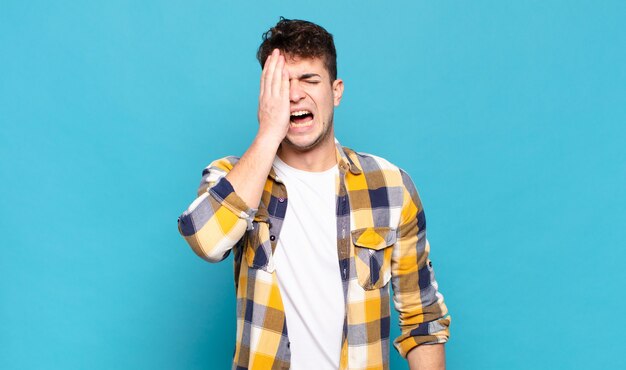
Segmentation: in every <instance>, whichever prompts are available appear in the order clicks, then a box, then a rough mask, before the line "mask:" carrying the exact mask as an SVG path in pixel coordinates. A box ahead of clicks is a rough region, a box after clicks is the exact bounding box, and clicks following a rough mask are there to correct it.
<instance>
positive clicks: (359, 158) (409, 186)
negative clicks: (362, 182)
mask: <svg viewBox="0 0 626 370" xmlns="http://www.w3.org/2000/svg"><path fill="white" fill-rule="evenodd" d="M343 149H344V151H345V153H346V155H347V156H348V158H350V160H351V161H352V162H353V163H356V164H357V165H358V166H359V168H360V169H361V171H362V172H363V174H364V175H365V177H366V178H367V179H368V184H370V183H376V178H379V179H381V180H382V181H384V185H383V186H387V187H402V188H404V189H406V190H407V191H408V192H409V194H411V196H412V197H414V198H418V195H417V189H416V187H415V184H414V183H413V180H412V179H411V176H409V174H408V173H407V172H406V171H405V170H403V169H402V168H400V167H398V166H396V165H395V164H393V163H391V162H390V161H388V160H387V159H385V158H383V157H379V156H377V155H374V154H370V153H365V152H357V151H355V150H353V149H350V148H347V147H344V148H343ZM370 178H371V181H370ZM376 187H378V186H376Z"/></svg>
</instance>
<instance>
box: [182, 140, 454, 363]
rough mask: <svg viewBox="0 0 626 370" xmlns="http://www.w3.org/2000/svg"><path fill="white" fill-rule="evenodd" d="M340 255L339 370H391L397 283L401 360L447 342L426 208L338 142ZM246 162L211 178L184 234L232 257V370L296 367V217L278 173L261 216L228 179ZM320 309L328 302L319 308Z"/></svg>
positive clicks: (378, 165)
mask: <svg viewBox="0 0 626 370" xmlns="http://www.w3.org/2000/svg"><path fill="white" fill-rule="evenodd" d="M336 144H337V163H338V167H339V174H338V175H337V178H336V189H337V190H336V194H337V257H338V264H339V270H340V273H341V279H342V282H343V293H344V300H345V305H346V309H345V313H346V314H345V318H344V324H343V334H342V340H341V343H342V346H341V358H340V369H346V370H357V369H359V370H366V369H367V370H373V369H388V368H389V325H390V322H389V321H390V312H389V307H390V305H389V296H390V294H389V284H388V282H389V281H391V285H392V287H393V301H394V305H395V308H396V310H398V313H399V319H400V329H401V334H400V336H399V337H398V338H396V339H395V341H394V345H395V347H396V348H397V349H398V351H399V352H400V354H401V355H402V356H405V357H406V354H407V353H408V351H409V350H411V349H412V348H414V347H415V346H417V345H420V344H433V343H444V342H446V341H447V340H448V336H449V330H448V326H449V325H450V317H449V315H448V312H447V308H446V305H445V304H444V301H443V296H442V295H441V294H440V293H439V292H438V287H437V282H436V281H435V277H434V272H433V268H432V263H431V262H430V260H429V259H428V254H429V250H430V247H429V244H428V241H427V240H426V220H425V218H424V211H423V209H422V204H421V201H420V199H419V196H418V194H417V191H416V189H415V186H414V185H413V182H412V181H411V179H410V178H409V176H408V175H407V174H406V172H404V171H402V170H401V169H399V168H397V167H396V166H394V165H392V164H391V163H389V162H388V161H386V160H384V159H382V158H379V157H376V156H372V155H369V154H363V153H357V152H355V151H353V150H351V149H348V148H344V147H341V146H340V145H339V143H338V142H337V143H336ZM237 160H238V158H237V157H227V158H223V159H220V160H217V161H215V162H213V163H211V165H210V166H209V167H207V168H206V169H205V170H204V171H203V176H202V181H201V184H200V189H199V191H198V198H197V199H196V200H195V201H194V202H193V203H192V204H191V205H190V206H189V208H188V209H187V210H186V211H185V212H184V213H183V214H182V215H181V217H180V218H179V221H178V228H179V231H180V233H181V234H182V235H183V237H184V238H185V240H186V241H187V243H189V245H190V246H191V248H192V249H193V251H194V252H195V253H196V254H197V255H199V256H200V257H202V258H204V259H206V260H207V261H210V262H217V261H221V260H223V259H224V258H226V257H227V256H228V255H229V254H230V252H231V251H232V252H233V254H234V264H235V286H236V291H237V343H236V348H235V355H234V359H233V369H259V370H267V369H289V364H290V353H291V352H290V348H289V336H288V332H287V325H286V321H285V312H284V308H283V302H282V299H281V295H280V291H279V288H278V281H277V278H276V273H275V270H274V260H273V255H274V251H275V249H276V244H277V240H278V238H279V237H280V230H281V226H282V224H283V220H284V218H285V213H286V210H287V202H288V197H287V190H286V188H285V185H284V183H282V182H281V180H280V179H279V178H278V177H277V176H276V173H275V172H274V170H273V169H272V170H271V171H270V174H269V176H268V179H267V181H266V183H265V188H264V190H263V195H262V198H261V202H260V204H259V205H258V209H251V208H249V207H248V205H246V204H245V202H244V201H243V200H242V199H241V198H239V196H238V195H237V194H236V193H235V191H234V189H233V187H232V185H231V184H230V183H229V182H228V180H227V179H226V178H225V177H224V176H225V175H226V174H227V173H228V171H230V170H231V169H232V168H233V166H234V165H235V164H236V163H237ZM320 304H324V303H323V302H320Z"/></svg>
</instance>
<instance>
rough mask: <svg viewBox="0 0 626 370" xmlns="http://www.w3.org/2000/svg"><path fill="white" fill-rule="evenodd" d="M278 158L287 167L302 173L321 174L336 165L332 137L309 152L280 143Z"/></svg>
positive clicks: (333, 139)
mask: <svg viewBox="0 0 626 370" xmlns="http://www.w3.org/2000/svg"><path fill="white" fill-rule="evenodd" d="M277 155H278V157H279V158H280V159H281V160H282V161H283V162H285V163H287V164H288V165H289V166H291V167H293V168H297V169H299V170H302V171H309V172H322V171H326V170H328V169H330V168H331V167H332V166H334V165H335V164H337V153H336V148H335V138H334V135H329V140H324V141H323V142H320V143H319V144H318V145H316V146H315V147H314V148H311V149H309V150H299V149H297V148H295V147H293V146H291V145H289V144H286V143H284V142H283V143H282V144H281V145H280V148H278V153H277Z"/></svg>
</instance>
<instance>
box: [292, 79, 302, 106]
mask: <svg viewBox="0 0 626 370" xmlns="http://www.w3.org/2000/svg"><path fill="white" fill-rule="evenodd" d="M304 96H305V93H304V90H302V86H300V82H298V80H296V79H293V80H291V83H290V84H289V100H290V101H291V102H292V103H297V102H299V101H300V100H302V99H303V98H304Z"/></svg>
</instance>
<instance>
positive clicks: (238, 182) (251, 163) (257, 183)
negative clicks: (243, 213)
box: [226, 135, 280, 208]
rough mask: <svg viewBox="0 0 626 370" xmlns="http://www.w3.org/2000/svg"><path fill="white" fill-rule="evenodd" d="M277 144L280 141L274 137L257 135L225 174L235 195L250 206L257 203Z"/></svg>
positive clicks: (252, 206)
mask: <svg viewBox="0 0 626 370" xmlns="http://www.w3.org/2000/svg"><path fill="white" fill-rule="evenodd" d="M279 144H280V141H277V140H276V139H274V138H271V137H267V136H264V135H257V137H256V138H255V139H254V141H253V142H252V145H250V147H249V148H248V150H247V151H246V152H245V153H244V155H243V156H242V157H241V159H240V160H239V162H237V164H236V165H235V166H234V167H233V169H232V170H231V171H230V172H229V173H228V174H227V175H226V178H227V179H228V181H229V182H230V183H231V184H232V186H233V188H234V189H235V192H236V193H237V195H239V197H240V198H241V199H242V200H243V201H244V202H245V203H246V204H247V205H248V206H249V207H250V208H257V207H258V205H259V202H260V200H261V196H262V195H263V188H264V186H265V182H266V181H267V175H268V174H269V172H270V169H271V168H272V163H273V162H274V158H275V156H276V151H277V150H278V145H279Z"/></svg>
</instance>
